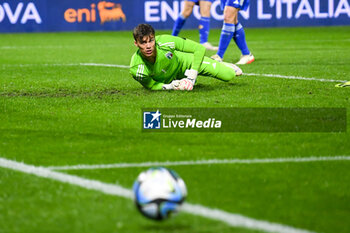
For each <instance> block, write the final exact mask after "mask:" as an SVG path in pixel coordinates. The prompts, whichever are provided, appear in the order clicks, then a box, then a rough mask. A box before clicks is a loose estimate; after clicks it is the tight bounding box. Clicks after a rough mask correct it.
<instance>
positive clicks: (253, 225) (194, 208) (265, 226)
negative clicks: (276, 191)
mask: <svg viewBox="0 0 350 233" xmlns="http://www.w3.org/2000/svg"><path fill="white" fill-rule="evenodd" d="M0 167H3V168H8V169H12V170H15V171H20V172H24V173H27V174H32V175H36V176H39V177H43V178H48V179H51V180H56V181H60V182H63V183H67V184H72V185H77V186H79V187H82V188H86V189H90V190H95V191H99V192H102V193H105V194H109V195H114V196H119V197H124V198H127V199H133V192H132V191H131V190H129V189H126V188H124V187H121V186H119V185H113V184H108V183H103V182H100V181H97V180H90V179H85V178H81V177H78V176H74V175H69V174H64V173H60V172H55V171H51V170H50V169H47V168H44V167H36V166H33V165H27V164H25V163H20V162H16V161H12V160H8V159H4V158H0ZM182 211H183V212H187V213H189V214H193V215H198V216H202V217H205V218H208V219H212V220H217V221H220V222H223V223H226V224H228V225H230V226H233V227H242V228H248V229H253V230H262V231H265V232H274V233H313V232H311V231H308V230H303V229H298V228H294V227H291V226H287V225H282V224H278V223H272V222H268V221H262V220H257V219H253V218H249V217H246V216H243V215H240V214H233V213H229V212H225V211H222V210H218V209H211V208H208V207H205V206H201V205H194V204H184V205H183V209H182Z"/></svg>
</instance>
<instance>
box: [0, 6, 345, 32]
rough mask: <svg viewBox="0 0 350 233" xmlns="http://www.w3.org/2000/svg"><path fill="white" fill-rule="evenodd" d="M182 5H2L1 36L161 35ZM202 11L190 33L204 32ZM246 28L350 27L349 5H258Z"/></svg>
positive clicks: (244, 18)
mask: <svg viewBox="0 0 350 233" xmlns="http://www.w3.org/2000/svg"><path fill="white" fill-rule="evenodd" d="M181 6H182V4H181V1H171V0H166V1H164V0H163V1H159V0H152V1H140V0H132V1H126V0H117V1H115V0H113V1H91V0H76V1H70V0H61V1H57V0H56V1H48V0H36V1H17V0H11V1H0V32H45V31H46V32H53V31H100V30H130V29H132V28H133V27H134V26H135V24H137V23H140V22H147V23H150V24H152V25H153V26H154V27H155V28H156V29H171V28H172V26H173V22H174V20H175V19H176V17H177V15H178V13H179V12H180V10H181ZM211 14H212V21H211V27H212V28H220V27H221V26H222V19H223V15H222V11H221V9H220V2H219V1H215V2H214V3H213V6H212V10H211ZM199 17H200V15H199V12H198V7H196V8H195V10H194V14H193V15H192V16H191V17H190V19H189V20H188V21H187V22H186V25H185V28H187V29H190V28H192V29H194V28H197V27H198V19H199ZM240 20H241V22H242V23H243V25H245V26H246V27H289V26H328V25H349V24H350V4H349V1H348V0H256V1H255V0H254V1H251V5H250V8H249V9H248V11H247V12H242V13H241V18H240Z"/></svg>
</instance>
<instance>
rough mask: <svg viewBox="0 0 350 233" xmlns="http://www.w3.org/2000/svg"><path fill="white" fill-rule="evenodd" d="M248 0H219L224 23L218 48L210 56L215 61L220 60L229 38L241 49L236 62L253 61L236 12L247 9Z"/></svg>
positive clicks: (241, 63)
mask: <svg viewBox="0 0 350 233" xmlns="http://www.w3.org/2000/svg"><path fill="white" fill-rule="evenodd" d="M248 6H249V0H221V8H222V9H223V10H224V24H223V26H222V30H221V36H220V42H219V50H218V52H217V54H215V55H214V56H212V58H213V59H215V60H217V61H222V59H223V57H224V54H225V52H226V49H227V47H228V45H229V44H230V41H231V38H233V40H234V41H235V42H236V45H237V46H238V48H239V49H240V50H241V52H242V55H241V59H240V60H239V61H238V62H237V63H236V64H240V65H243V64H250V63H252V62H253V61H254V56H253V54H252V53H251V52H250V51H249V49H248V46H247V42H246V40H245V33H244V29H243V26H242V24H241V23H239V22H238V12H239V11H240V10H243V11H245V10H247V8H248Z"/></svg>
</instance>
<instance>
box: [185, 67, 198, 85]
mask: <svg viewBox="0 0 350 233" xmlns="http://www.w3.org/2000/svg"><path fill="white" fill-rule="evenodd" d="M185 76H186V77H187V79H189V80H190V81H191V82H192V84H193V85H194V84H195V83H196V79H197V76H198V71H197V70H193V69H190V70H186V71H185Z"/></svg>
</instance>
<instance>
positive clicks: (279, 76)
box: [243, 73, 347, 82]
mask: <svg viewBox="0 0 350 233" xmlns="http://www.w3.org/2000/svg"><path fill="white" fill-rule="evenodd" d="M243 75H247V76H263V77H269V78H284V79H297V80H308V81H319V82H347V81H346V80H335V79H324V78H305V77H300V76H286V75H279V74H255V73H243Z"/></svg>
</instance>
